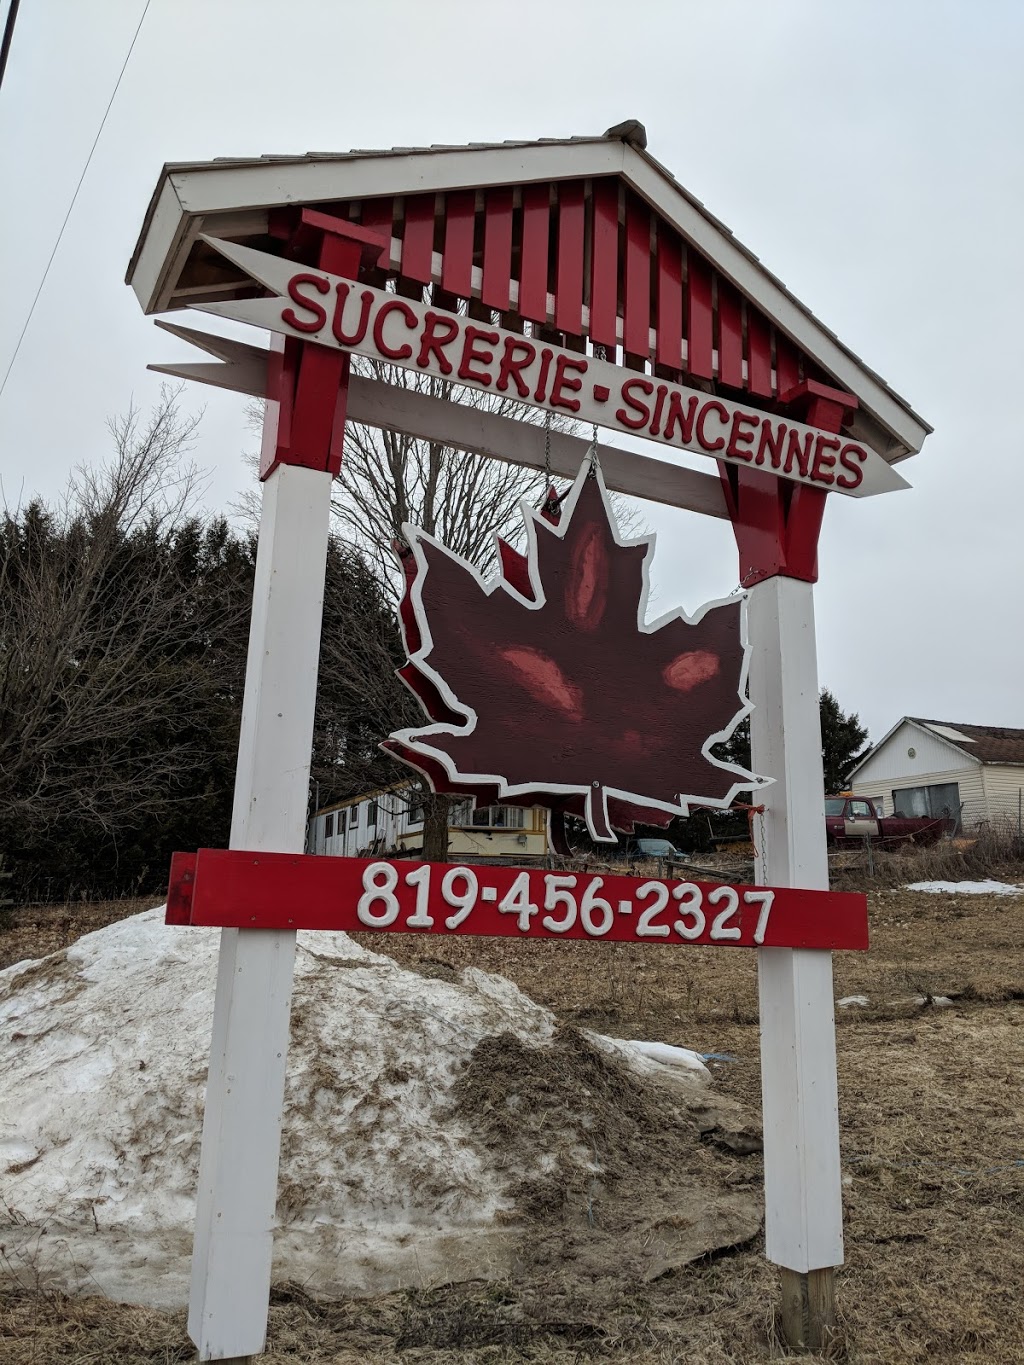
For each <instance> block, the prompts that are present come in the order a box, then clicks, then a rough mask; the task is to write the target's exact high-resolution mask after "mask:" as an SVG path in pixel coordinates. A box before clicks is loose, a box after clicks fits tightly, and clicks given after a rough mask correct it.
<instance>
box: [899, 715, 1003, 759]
mask: <svg viewBox="0 0 1024 1365" xmlns="http://www.w3.org/2000/svg"><path fill="white" fill-rule="evenodd" d="M907 720H912V721H913V722H914V723H915V725H921V726H923V727H924V728H925V729H926V730H930V731H931V732H932V733H933V734H937V735H939V736H940V738H942V739H945V740H948V741H949V743H950V744H952V745H953V746H954V748H957V749H959V750H961V752H962V753H965V754H969V755H970V756H971V758H976V759H977V760H978V762H979V763H1021V764H1024V730H1010V729H1007V728H1005V727H1001V726H998V725H963V724H961V723H960V722H955V723H954V722H953V721H948V720H923V719H921V718H919V717H917V716H908V717H907ZM958 736H960V738H958Z"/></svg>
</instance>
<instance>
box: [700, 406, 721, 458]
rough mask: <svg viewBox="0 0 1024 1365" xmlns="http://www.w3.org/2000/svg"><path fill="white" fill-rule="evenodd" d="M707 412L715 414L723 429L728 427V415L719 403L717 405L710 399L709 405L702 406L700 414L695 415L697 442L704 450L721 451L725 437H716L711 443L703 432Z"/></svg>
mask: <svg viewBox="0 0 1024 1365" xmlns="http://www.w3.org/2000/svg"><path fill="white" fill-rule="evenodd" d="M709 412H714V413H717V415H718V420H719V421H720V422H721V424H722V426H723V427H727V426H728V425H729V413H728V412H727V410H726V409H725V408H724V407H723V406H722V404H721V403H719V402H718V401H717V400H716V399H714V398H712V399H711V401H710V402H709V403H705V404H704V406H703V407H702V408H701V410H700V412H699V413H698V414H697V440H698V441H699V442H700V444H701V445H702V446H703V447H704V449H705V450H721V449H722V447H723V446H724V445H725V437H724V436H716V437H715V439H714V440H713V441H709V440H708V437H707V433H706V432H705V430H704V427H705V425H706V424H707V420H708V413H709Z"/></svg>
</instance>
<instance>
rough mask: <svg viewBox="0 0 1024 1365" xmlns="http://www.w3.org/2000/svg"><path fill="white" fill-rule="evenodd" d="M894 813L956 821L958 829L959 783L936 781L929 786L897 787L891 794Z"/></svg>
mask: <svg viewBox="0 0 1024 1365" xmlns="http://www.w3.org/2000/svg"><path fill="white" fill-rule="evenodd" d="M892 809H893V814H894V815H911V816H923V817H926V818H927V817H930V818H931V819H933V820H941V819H950V820H955V821H956V828H957V831H959V829H960V783H959V782H936V783H935V784H934V785H932V786H930V787H897V788H896V789H895V790H894V791H893V794H892Z"/></svg>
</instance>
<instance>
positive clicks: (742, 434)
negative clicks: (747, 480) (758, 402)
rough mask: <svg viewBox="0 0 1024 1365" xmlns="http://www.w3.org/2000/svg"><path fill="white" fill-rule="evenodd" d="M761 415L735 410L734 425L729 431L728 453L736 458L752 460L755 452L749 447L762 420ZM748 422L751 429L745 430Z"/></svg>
mask: <svg viewBox="0 0 1024 1365" xmlns="http://www.w3.org/2000/svg"><path fill="white" fill-rule="evenodd" d="M760 420H761V419H760V416H759V414H758V413H756V412H734V413H733V415H732V427H731V429H730V431H729V445H728V446H727V448H726V452H725V453H726V455H731V456H733V458H734V459H739V460H747V461H749V460H752V459H753V458H754V452H753V451H752V450H749V449H747V447H748V446H750V444H751V443H752V442H753V439H754V428H755V427H756V426H757V424H758V422H759V421H760ZM744 423H746V425H747V426H749V427H750V428H751V429H750V431H744V430H743V426H744Z"/></svg>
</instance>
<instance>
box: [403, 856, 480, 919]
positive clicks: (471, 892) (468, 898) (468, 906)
mask: <svg viewBox="0 0 1024 1365" xmlns="http://www.w3.org/2000/svg"><path fill="white" fill-rule="evenodd" d="M459 882H461V883H462V887H463V889H462V890H461V891H459V890H456V887H457V885H458V883H459ZM479 889H480V884H479V882H478V881H477V879H476V873H475V872H473V871H471V869H470V868H468V867H451V868H449V869H448V871H447V872H446V873H445V874H444V878H443V880H442V882H441V898H442V900H443V901H444V903H445V905H450V906H451V907H452V909H453V910H454V911H455V914H454V915H448V916H447V918H446V919H445V922H444V923H445V928H446V929H457V928H458V927H459V925H460V924H461V923H462V922H463V921H464V920H465V919H467V918H468V916H469V912H470V911H471V910H472V909H473V906H474V905H476V897H477V892H478V891H479ZM409 923H410V924H411V923H412V921H411V920H410V921H409Z"/></svg>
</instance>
